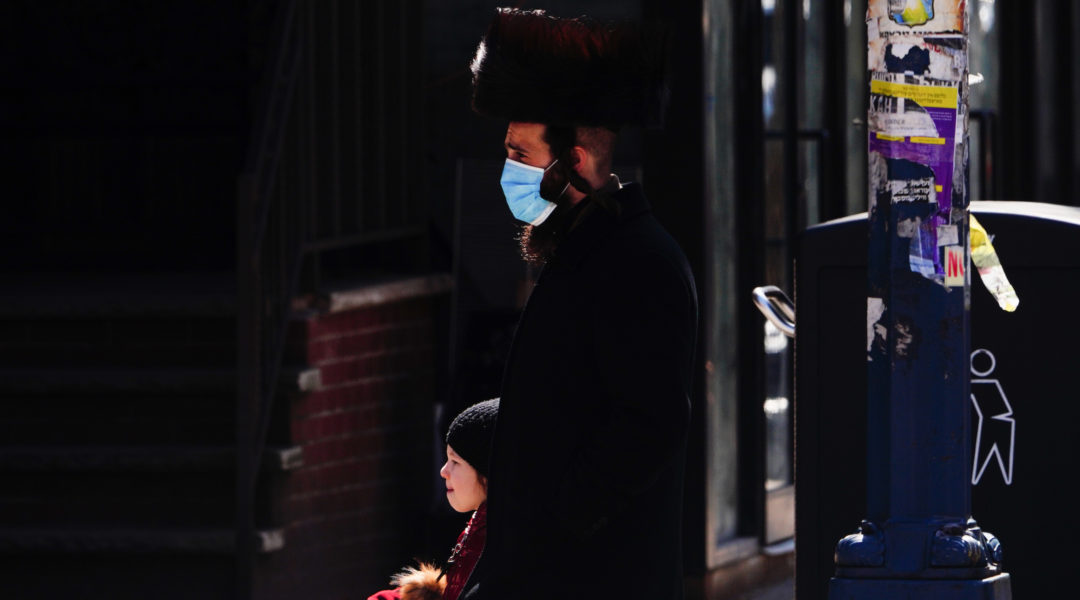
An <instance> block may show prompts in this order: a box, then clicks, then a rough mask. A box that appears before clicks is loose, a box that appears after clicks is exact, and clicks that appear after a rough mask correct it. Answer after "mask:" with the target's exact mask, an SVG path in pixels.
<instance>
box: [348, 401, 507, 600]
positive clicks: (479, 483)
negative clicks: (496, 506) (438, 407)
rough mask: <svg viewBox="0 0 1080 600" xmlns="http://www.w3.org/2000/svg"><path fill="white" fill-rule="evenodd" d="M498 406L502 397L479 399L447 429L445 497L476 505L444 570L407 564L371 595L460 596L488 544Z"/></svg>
mask: <svg viewBox="0 0 1080 600" xmlns="http://www.w3.org/2000/svg"><path fill="white" fill-rule="evenodd" d="M498 412H499V399H498V398H495V399H493V400H488V401H486V402H481V403H479V404H475V405H473V406H470V407H469V408H466V409H465V410H464V411H462V412H461V414H459V415H458V416H457V417H456V418H455V419H454V421H453V422H452V423H450V428H449V429H448V430H447V432H446V464H444V465H443V467H442V469H440V470H439V475H441V476H442V478H443V479H445V480H446V499H447V501H449V502H450V506H451V507H453V509H454V510H456V511H458V512H462V513H464V512H469V511H473V515H472V518H471V519H469V523H468V525H466V526H465V530H464V531H462V532H461V535H459V536H458V540H457V544H456V545H455V546H454V549H453V550H452V551H451V553H450V558H449V559H447V561H446V565H445V566H444V567H443V568H442V569H441V570H440V569H438V568H436V567H434V566H432V565H429V564H426V563H420V568H419V569H414V568H412V567H408V568H406V569H405V570H404V571H402V572H401V573H398V574H397V575H395V576H394V577H393V579H391V580H390V584H391V585H393V586H396V587H395V589H393V590H385V591H382V592H379V593H377V594H375V595H373V596H370V597H369V598H368V600H457V597H458V595H459V594H461V590H462V588H464V587H465V582H466V581H468V579H469V575H470V574H471V573H472V570H473V567H475V566H476V561H477V560H478V559H479V558H480V552H481V551H482V550H483V549H484V539H485V537H486V534H487V511H486V508H487V506H486V501H487V473H488V463H489V459H490V455H491V436H492V434H493V432H494V430H495V417H496V416H497V414H498Z"/></svg>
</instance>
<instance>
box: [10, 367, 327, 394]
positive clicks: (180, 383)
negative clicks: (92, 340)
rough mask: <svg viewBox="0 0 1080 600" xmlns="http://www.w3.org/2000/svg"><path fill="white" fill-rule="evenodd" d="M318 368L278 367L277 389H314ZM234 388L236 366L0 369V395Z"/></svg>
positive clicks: (319, 384)
mask: <svg viewBox="0 0 1080 600" xmlns="http://www.w3.org/2000/svg"><path fill="white" fill-rule="evenodd" d="M321 387H322V377H321V375H320V373H319V369H318V368H311V367H299V366H289V367H282V369H281V372H280V374H279V377H278V391H279V392H282V393H306V392H315V391H318V390H319V389H321ZM235 389H236V369H231V368H229V369H183V368H176V369H168V368H165V369H92V368H90V369H70V368H68V369H65V368H58V369H43V368H25V369H0V395H12V394H27V395H34V396H41V395H47V394H55V393H58V392H60V393H104V392H117V393H119V392H124V393H132V392H182V393H192V392H205V391H231V390H235Z"/></svg>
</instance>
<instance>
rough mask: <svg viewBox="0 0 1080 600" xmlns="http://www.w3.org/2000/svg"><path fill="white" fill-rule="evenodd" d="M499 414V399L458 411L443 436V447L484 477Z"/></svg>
mask: <svg viewBox="0 0 1080 600" xmlns="http://www.w3.org/2000/svg"><path fill="white" fill-rule="evenodd" d="M498 414H499V399H498V398H494V399H492V400H487V401H484V402H481V403H479V404H474V405H472V406H470V407H469V408H466V409H465V410H463V411H461V414H460V415H458V416H457V418H455V419H454V422H453V423H450V429H449V430H447V432H446V444H447V445H448V446H451V447H453V448H454V452H457V453H458V456H460V457H461V458H463V459H465V462H467V463H469V464H470V465H472V468H474V469H476V472H477V473H479V474H480V475H482V476H484V477H487V474H488V465H489V464H490V462H491V436H492V434H493V433H494V432H495V418H496V416H497V415H498Z"/></svg>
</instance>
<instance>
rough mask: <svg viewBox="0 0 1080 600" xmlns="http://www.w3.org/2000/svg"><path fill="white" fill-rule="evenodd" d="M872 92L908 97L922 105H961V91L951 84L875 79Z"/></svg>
mask: <svg viewBox="0 0 1080 600" xmlns="http://www.w3.org/2000/svg"><path fill="white" fill-rule="evenodd" d="M870 93H871V94H881V95H883V96H893V97H895V98H908V99H911V100H914V101H915V102H918V103H919V105H920V106H932V107H935V108H956V107H957V106H958V105H959V101H958V98H959V92H958V90H957V88H955V87H953V86H951V85H915V84H911V83H894V82H892V81H881V80H880V79H874V80H873V81H871V82H870Z"/></svg>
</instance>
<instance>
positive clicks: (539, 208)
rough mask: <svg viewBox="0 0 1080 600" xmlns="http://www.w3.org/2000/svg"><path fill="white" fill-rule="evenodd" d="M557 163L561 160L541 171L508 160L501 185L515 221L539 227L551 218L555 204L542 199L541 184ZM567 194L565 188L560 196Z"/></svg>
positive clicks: (552, 162) (556, 160) (553, 162)
mask: <svg viewBox="0 0 1080 600" xmlns="http://www.w3.org/2000/svg"><path fill="white" fill-rule="evenodd" d="M557 162H559V159H555V160H553V161H551V164H550V165H548V166H547V168H544V169H541V168H540V167H533V166H530V165H527V164H525V163H520V162H518V161H516V160H511V159H509V158H508V159H506V164H505V165H504V166H503V172H502V179H501V180H500V183H502V189H503V194H505V195H506V203H507V204H508V205H509V206H510V212H511V213H513V215H514V218H515V219H517V220H519V221H524V222H526V223H529V224H530V225H539V224H541V223H543V222H544V220H545V219H547V218H548V217H549V216H551V213H552V211H554V210H555V203H554V202H551V201H550V200H544V199H543V198H541V197H540V182H541V181H543V179H544V173H547V171H548V169H550V168H551V167H553V166H555V163H557ZM566 186H567V187H570V184H569V183H567V184H566ZM565 192H566V188H563V191H562V192H561V193H560V194H559V195H560V196H561V195H562V193H565Z"/></svg>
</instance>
